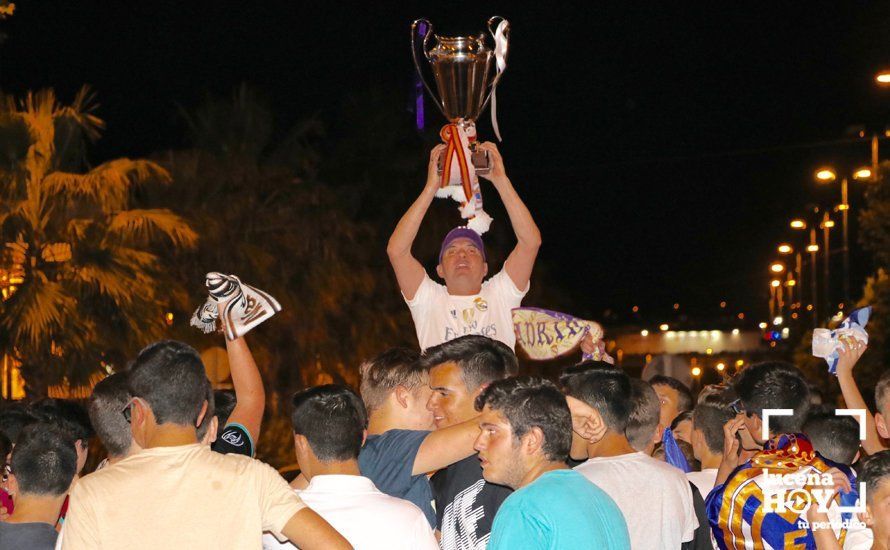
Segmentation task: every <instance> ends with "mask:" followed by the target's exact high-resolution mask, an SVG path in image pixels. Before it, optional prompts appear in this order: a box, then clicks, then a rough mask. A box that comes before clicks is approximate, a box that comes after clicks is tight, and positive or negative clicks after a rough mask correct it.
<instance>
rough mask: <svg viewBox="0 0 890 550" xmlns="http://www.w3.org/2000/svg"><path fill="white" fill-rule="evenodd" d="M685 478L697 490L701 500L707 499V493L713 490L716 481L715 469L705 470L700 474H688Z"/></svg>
mask: <svg viewBox="0 0 890 550" xmlns="http://www.w3.org/2000/svg"><path fill="white" fill-rule="evenodd" d="M686 478H687V479H689V481H691V482H692V484H693V485H695V486H696V487H697V488H698V492H699V493H701V497H702V499H707V498H708V493H710V492H711V489H713V488H714V482H716V481H717V468H705V469H704V470H702V471H700V472H688V473H687V474H686Z"/></svg>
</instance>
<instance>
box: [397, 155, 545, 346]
mask: <svg viewBox="0 0 890 550" xmlns="http://www.w3.org/2000/svg"><path fill="white" fill-rule="evenodd" d="M479 149H480V150H482V151H485V152H486V153H488V156H489V158H490V160H491V171H490V172H489V174H488V175H487V176H485V177H486V178H487V179H489V180H490V181H491V182H492V184H493V185H494V188H495V189H496V190H497V191H498V194H499V195H500V196H501V200H502V201H503V203H504V207H505V208H506V210H507V215H508V216H509V217H510V223H511V224H512V225H513V232H514V233H515V234H516V239H517V243H516V247H515V248H514V249H513V252H511V253H510V256H509V257H508V258H507V260H506V261H505V262H504V266H503V268H502V269H501V271H500V272H498V273H497V274H496V275H495V276H494V277H492V278H491V279H489V280H487V281H485V282H483V279H484V278H485V275H486V274H487V273H488V263H487V262H486V256H485V247H484V246H483V244H482V237H480V236H479V234H478V233H476V232H475V231H473V230H472V229H469V228H464V227H461V228H456V229H453V230H452V231H451V232H449V233H448V234H447V235H446V236H445V239H444V240H443V241H442V246H441V248H440V251H439V264H438V266H437V268H436V272H437V273H438V275H439V277H441V278H442V279H444V281H445V285H444V286H443V285H440V284H437V283H435V282H433V280H432V279H431V278H430V277H429V275H427V272H426V270H425V269H424V267H423V265H421V263H420V262H419V261H417V259H416V258H415V257H414V256H413V255H412V253H411V247H412V245H413V243H414V239H415V238H416V237H417V231H418V230H419V229H420V224H421V223H422V222H423V217H424V216H425V215H426V212H427V209H428V208H429V206H430V204H431V203H432V201H433V198H434V197H435V196H436V192H437V191H438V190H439V188H440V185H441V179H442V178H441V175H440V174H439V173H438V161H439V157H440V156H441V155H442V153H443V152H444V151H445V146H444V145H438V146H436V147H435V148H433V150H432V152H431V153H430V161H429V166H428V168H427V181H426V185H425V186H424V188H423V191H422V192H421V195H420V197H418V199H417V200H416V201H414V204H412V205H411V207H410V208H409V209H408V211H407V212H406V213H405V215H404V216H402V219H401V220H399V223H398V225H397V226H396V228H395V230H394V231H393V233H392V236H391V237H390V239H389V244H388V246H387V248H386V252H387V254H388V255H389V261H390V263H391V264H392V268H393V271H395V274H396V279H397V280H398V283H399V288H400V289H401V291H402V295H403V296H404V298H405V301H406V302H407V303H408V307H409V309H410V310H411V317H412V318H413V319H414V327H415V329H416V330H417V339H418V341H419V342H420V348H421V349H427V348H429V347H432V346H435V345H437V344H441V343H442V342H446V341H448V340H452V339H454V338H457V337H459V336H463V335H466V334H481V335H483V336H487V337H489V338H494V339H496V340H499V341H501V342H504V343H505V344H507V346H509V347H510V349H513V347H514V345H515V344H516V336H515V335H514V332H513V319H512V313H511V310H512V309H513V308H515V307H518V306H519V305H520V304H521V303H522V298H523V297H525V295H526V293H527V292H528V289H529V279H530V278H531V274H532V268H533V267H534V265H535V258H536V257H537V255H538V249H539V248H540V246H541V232H540V231H539V230H538V227H537V226H536V225H535V222H534V220H533V219H532V216H531V214H530V213H529V211H528V208H526V207H525V204H523V202H522V200H521V199H520V198H519V195H518V194H517V193H516V190H515V189H514V188H513V184H512V183H511V182H510V179H509V178H508V177H507V174H506V172H505V170H504V163H503V160H502V159H501V155H500V153H499V152H498V150H497V147H496V146H495V145H494V144H492V143H480V144H479Z"/></svg>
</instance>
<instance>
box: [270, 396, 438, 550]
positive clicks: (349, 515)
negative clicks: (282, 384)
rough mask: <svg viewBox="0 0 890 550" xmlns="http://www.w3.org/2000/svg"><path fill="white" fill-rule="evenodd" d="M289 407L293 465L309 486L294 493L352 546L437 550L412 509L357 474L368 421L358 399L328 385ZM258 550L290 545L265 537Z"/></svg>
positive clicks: (295, 399) (423, 522)
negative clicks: (294, 460) (293, 451)
mask: <svg viewBox="0 0 890 550" xmlns="http://www.w3.org/2000/svg"><path fill="white" fill-rule="evenodd" d="M292 403H293V409H292V413H291V424H292V426H293V430H294V447H295V449H296V455H297V462H298V463H299V465H300V470H301V471H302V473H303V475H305V476H306V478H307V479H308V480H309V485H308V487H306V489H304V490H302V491H298V494H299V495H300V498H302V499H303V502H305V503H306V505H307V506H309V507H310V508H312V509H313V510H315V511H316V512H318V514H319V515H321V517H323V518H324V519H325V520H327V521H328V522H329V523H330V524H331V525H332V526H334V528H335V529H337V530H338V531H339V532H340V533H341V534H343V536H344V537H346V540H348V541H349V542H350V543H351V544H352V545H353V546H355V547H356V548H381V549H382V548H387V549H392V550H398V549H400V548H401V549H404V550H413V549H415V548H417V549H426V550H435V549H437V548H438V544H437V543H436V538H435V536H433V531H432V529H431V528H430V525H429V523H428V522H427V520H426V517H425V516H424V515H423V512H421V511H420V509H419V508H418V507H417V506H415V505H413V504H411V503H410V502H408V501H406V500H402V499H400V498H395V497H392V496H389V495H386V494H383V493H382V492H380V491H379V490H378V489H377V487H375V486H374V483H373V482H371V480H370V479H368V478H367V477H363V476H362V475H361V473H360V472H359V464H358V456H359V451H360V450H361V448H362V443H363V442H364V439H365V434H366V429H367V422H368V419H367V414H366V413H365V407H364V405H363V404H362V401H361V399H359V397H358V395H356V394H355V392H353V391H352V390H350V389H349V388H347V387H345V386H339V385H334V384H330V385H326V386H317V387H314V388H309V389H307V390H303V391H301V392H297V393H296V394H294V397H293V401H292ZM263 547H264V549H265V550H273V549H276V548H280V549H282V550H283V549H286V548H293V545H291V544H290V543H285V544H280V543H278V542H277V541H276V540H275V539H274V537H273V536H272V535H268V534H267V535H265V536H264V537H263Z"/></svg>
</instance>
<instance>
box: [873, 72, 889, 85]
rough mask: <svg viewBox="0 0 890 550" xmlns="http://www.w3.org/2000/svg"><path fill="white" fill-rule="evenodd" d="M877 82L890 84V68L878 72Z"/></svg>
mask: <svg viewBox="0 0 890 550" xmlns="http://www.w3.org/2000/svg"><path fill="white" fill-rule="evenodd" d="M875 82H877V83H878V84H879V85H882V86H887V85H888V84H890V69H884V70H882V71H881V72H879V73H878V74H876V75H875Z"/></svg>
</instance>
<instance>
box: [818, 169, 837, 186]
mask: <svg viewBox="0 0 890 550" xmlns="http://www.w3.org/2000/svg"><path fill="white" fill-rule="evenodd" d="M836 179H837V174H836V173H835V172H834V170H832V169H831V168H820V169H819V170H817V171H816V181H819V182H821V183H831V182H833V181H834V180H836Z"/></svg>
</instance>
